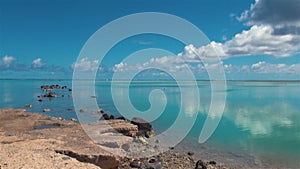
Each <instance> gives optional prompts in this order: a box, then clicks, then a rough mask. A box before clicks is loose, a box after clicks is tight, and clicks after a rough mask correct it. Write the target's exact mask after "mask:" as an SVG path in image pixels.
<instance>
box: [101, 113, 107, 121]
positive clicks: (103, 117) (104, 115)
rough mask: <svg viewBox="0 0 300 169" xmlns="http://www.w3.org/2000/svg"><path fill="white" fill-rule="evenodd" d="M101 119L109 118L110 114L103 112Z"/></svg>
mask: <svg viewBox="0 0 300 169" xmlns="http://www.w3.org/2000/svg"><path fill="white" fill-rule="evenodd" d="M100 120H109V115H108V114H106V113H104V114H102V117H101V118H100Z"/></svg>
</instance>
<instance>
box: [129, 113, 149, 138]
mask: <svg viewBox="0 0 300 169" xmlns="http://www.w3.org/2000/svg"><path fill="white" fill-rule="evenodd" d="M131 123H132V124H134V125H137V126H138V129H139V132H138V136H145V137H146V138H150V137H153V136H154V130H153V128H152V125H151V124H150V123H149V122H147V121H146V120H144V119H142V118H140V117H134V118H132V120H131Z"/></svg>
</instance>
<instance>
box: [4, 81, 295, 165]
mask: <svg viewBox="0 0 300 169" xmlns="http://www.w3.org/2000/svg"><path fill="white" fill-rule="evenodd" d="M118 83H119V85H117V87H118V92H119V94H122V91H124V92H126V86H125V85H124V83H123V82H118ZM47 84H59V85H67V86H69V87H71V86H72V81H70V80H0V108H24V106H25V105H26V104H32V105H33V107H32V108H31V109H27V111H30V112H40V113H43V112H42V110H43V109H44V108H50V109H51V112H47V113H43V114H47V115H51V116H56V117H63V118H65V119H70V118H73V117H75V118H76V117H77V116H76V112H75V111H72V110H67V109H68V108H73V107H74V105H73V99H72V98H69V97H68V95H69V94H71V93H70V92H69V91H67V90H59V91H57V93H59V94H64V95H65V97H58V98H54V99H44V100H43V102H38V101H37V100H38V98H37V96H38V95H41V94H43V91H42V90H41V89H40V86H41V85H47ZM83 84H84V83H83ZM197 84H198V86H197V87H198V89H199V92H200V103H199V104H200V106H195V104H193V100H185V103H191V104H183V105H181V104H180V103H181V95H180V94H181V92H184V91H185V92H188V91H189V90H184V91H181V90H180V88H179V87H178V85H177V84H176V83H175V82H172V81H165V82H158V81H156V82H145V81H136V82H132V83H131V84H130V87H129V94H128V96H129V98H130V101H131V103H132V105H133V106H134V107H135V108H136V109H137V110H140V111H146V110H147V109H149V108H150V106H151V104H150V102H149V94H150V93H151V91H153V90H155V89H159V90H161V91H163V92H164V94H165V95H159V96H157V97H154V98H155V101H157V102H163V101H166V106H165V109H164V110H163V112H161V114H160V116H159V118H157V119H156V120H154V121H153V122H152V124H153V127H154V129H155V130H156V133H157V134H160V133H162V132H163V131H165V130H167V129H168V128H169V127H171V126H172V124H173V122H174V121H175V120H176V117H177V116H178V114H179V110H180V108H182V110H183V112H185V113H186V114H187V115H188V116H191V117H193V118H195V119H196V121H195V124H194V126H193V128H192V129H191V131H190V132H189V133H188V135H187V137H186V138H185V139H184V140H183V142H182V143H181V144H180V145H179V146H178V147H179V148H178V149H179V150H180V148H181V149H184V150H193V151H195V152H198V153H197V155H199V156H200V157H203V158H205V157H209V158H210V159H216V160H217V161H221V162H224V163H230V162H233V160H235V161H236V160H238V161H241V163H248V164H247V165H248V166H250V167H251V165H253V164H252V163H263V165H262V166H264V167H265V168H273V167H274V166H280V165H282V166H285V167H289V168H300V162H299V161H300V82H297V81H275V82H271V81H266V82H264V81H229V82H227V90H226V91H216V92H226V94H227V98H226V105H225V110H224V113H223V116H222V119H221V121H220V123H219V125H218V128H217V129H216V131H215V132H214V134H213V135H212V137H210V138H209V140H208V141H207V142H205V143H204V144H199V143H198V137H199V134H200V131H201V129H202V127H203V123H204V121H205V119H206V118H207V116H208V110H209V106H210V99H211V95H210V94H211V89H210V82H209V81H198V82H197ZM83 87H84V88H89V86H83ZM185 88H187V89H188V88H189V85H188V84H187V85H186V86H185ZM83 92H84V91H83ZM95 94H96V96H97V98H96V100H97V103H98V106H99V108H102V109H104V110H105V111H108V112H109V113H110V114H113V115H115V116H118V115H119V113H120V112H118V109H117V108H116V106H115V104H114V101H113V99H112V94H111V85H110V82H105V81H96V82H95ZM186 94H187V95H189V93H186ZM125 95H126V93H125ZM89 99H95V98H89ZM191 99H193V97H191ZM124 103H125V102H124ZM88 107H89V105H86V107H83V108H87V109H88ZM121 113H122V115H124V116H125V117H126V110H124V112H121ZM94 120H98V119H94ZM247 165H245V166H247Z"/></svg>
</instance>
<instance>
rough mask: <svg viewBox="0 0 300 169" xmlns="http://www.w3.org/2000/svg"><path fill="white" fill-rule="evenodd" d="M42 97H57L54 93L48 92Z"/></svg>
mask: <svg viewBox="0 0 300 169" xmlns="http://www.w3.org/2000/svg"><path fill="white" fill-rule="evenodd" d="M44 97H57V94H56V93H55V92H49V93H47V94H45V95H44Z"/></svg>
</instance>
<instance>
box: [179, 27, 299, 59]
mask: <svg viewBox="0 0 300 169" xmlns="http://www.w3.org/2000/svg"><path fill="white" fill-rule="evenodd" d="M299 50H300V35H291V34H283V35H274V29H273V28H272V27H271V26H269V25H260V26H258V25H254V26H252V27H251V28H250V29H249V30H244V31H242V32H241V33H238V34H236V35H235V36H234V37H233V38H232V39H231V40H228V41H227V42H225V43H217V42H214V41H212V42H211V43H210V44H208V45H206V46H202V47H200V48H196V47H194V46H193V45H188V46H186V47H185V48H184V52H182V53H180V54H178V56H179V57H183V58H184V59H185V60H187V61H201V60H208V61H209V60H214V59H217V58H218V57H219V58H221V59H226V58H229V57H236V56H251V55H254V56H255V55H272V56H275V57H288V56H292V55H294V54H295V53H297V52H298V51H299Z"/></svg>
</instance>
